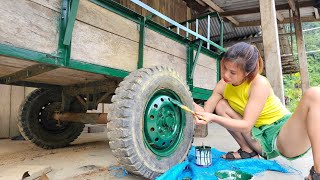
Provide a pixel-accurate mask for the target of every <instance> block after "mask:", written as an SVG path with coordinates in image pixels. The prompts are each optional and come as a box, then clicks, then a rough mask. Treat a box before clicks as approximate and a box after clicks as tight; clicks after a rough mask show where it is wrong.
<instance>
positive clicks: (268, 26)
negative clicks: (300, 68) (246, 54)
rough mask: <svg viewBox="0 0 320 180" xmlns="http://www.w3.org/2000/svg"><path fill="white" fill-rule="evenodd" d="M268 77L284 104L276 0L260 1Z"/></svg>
mask: <svg viewBox="0 0 320 180" xmlns="http://www.w3.org/2000/svg"><path fill="white" fill-rule="evenodd" d="M259 2H260V13H261V27H262V38H263V46H264V60H265V62H266V63H265V64H266V75H267V78H268V80H269V81H270V84H271V86H272V88H273V90H274V92H275V94H276V95H277V96H278V97H279V98H280V100H281V102H282V103H283V104H284V90H283V79H282V68H281V57H280V45H279V38H278V26H277V15H276V9H275V2H274V0H270V1H265V0H259Z"/></svg>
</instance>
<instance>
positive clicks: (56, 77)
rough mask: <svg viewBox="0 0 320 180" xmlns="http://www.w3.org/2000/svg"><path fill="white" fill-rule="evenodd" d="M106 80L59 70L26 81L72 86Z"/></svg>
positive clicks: (81, 72) (86, 73) (87, 73)
mask: <svg viewBox="0 0 320 180" xmlns="http://www.w3.org/2000/svg"><path fill="white" fill-rule="evenodd" d="M102 79H105V76H104V75H101V74H94V73H89V72H84V71H77V70H73V69H66V68H59V69H56V70H53V71H50V72H46V73H43V74H40V75H38V76H34V77H31V78H28V79H26V80H27V81H30V82H40V83H48V84H56V85H72V84H78V83H86V82H91V81H97V80H102Z"/></svg>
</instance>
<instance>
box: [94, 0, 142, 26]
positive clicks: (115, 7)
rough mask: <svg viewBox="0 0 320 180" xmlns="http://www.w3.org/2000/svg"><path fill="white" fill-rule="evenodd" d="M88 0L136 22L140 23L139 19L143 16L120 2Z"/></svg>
mask: <svg viewBox="0 0 320 180" xmlns="http://www.w3.org/2000/svg"><path fill="white" fill-rule="evenodd" d="M89 1H91V2H92V3H95V4H97V5H98V6H101V7H103V8H105V9H108V10H110V11H112V12H114V13H116V14H119V15H120V16H123V17H125V18H127V19H130V20H132V21H134V22H136V23H138V24H139V23H140V19H141V18H144V17H143V16H142V15H140V14H138V13H136V12H134V11H132V10H130V9H128V8H126V7H124V6H122V5H121V4H119V3H117V2H115V1H113V0H89Z"/></svg>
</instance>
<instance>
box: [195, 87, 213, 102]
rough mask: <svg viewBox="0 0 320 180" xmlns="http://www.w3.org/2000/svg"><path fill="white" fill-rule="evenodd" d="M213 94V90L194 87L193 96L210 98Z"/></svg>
mask: <svg viewBox="0 0 320 180" xmlns="http://www.w3.org/2000/svg"><path fill="white" fill-rule="evenodd" d="M211 95H212V90H208V89H203V88H198V87H194V88H193V90H192V97H193V98H194V99H201V100H208V99H209V97H210V96H211Z"/></svg>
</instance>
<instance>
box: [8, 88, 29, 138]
mask: <svg viewBox="0 0 320 180" xmlns="http://www.w3.org/2000/svg"><path fill="white" fill-rule="evenodd" d="M24 90H25V88H24V87H21V86H11V95H10V99H11V104H10V108H11V110H10V112H11V115H10V134H9V135H10V137H13V136H17V135H19V134H20V132H19V129H18V126H17V124H18V116H19V107H20V104H21V103H22V101H23V100H24V94H25V92H24Z"/></svg>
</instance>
